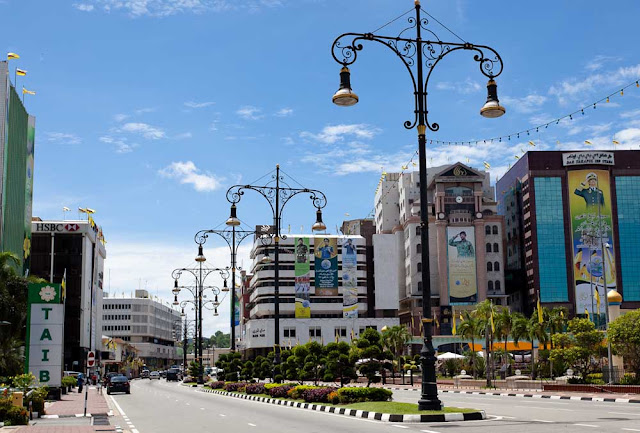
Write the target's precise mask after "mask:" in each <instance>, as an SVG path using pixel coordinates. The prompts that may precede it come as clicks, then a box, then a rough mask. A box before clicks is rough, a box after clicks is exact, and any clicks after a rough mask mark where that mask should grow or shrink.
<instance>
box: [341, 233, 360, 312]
mask: <svg viewBox="0 0 640 433" xmlns="http://www.w3.org/2000/svg"><path fill="white" fill-rule="evenodd" d="M340 243H341V244H342V317H344V318H345V319H357V318H358V276H357V273H356V272H357V270H358V253H357V251H356V246H355V245H354V244H353V239H342V240H341V241H340Z"/></svg>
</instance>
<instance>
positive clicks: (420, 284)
mask: <svg viewBox="0 0 640 433" xmlns="http://www.w3.org/2000/svg"><path fill="white" fill-rule="evenodd" d="M418 292H422V281H418Z"/></svg>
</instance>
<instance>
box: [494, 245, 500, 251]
mask: <svg viewBox="0 0 640 433" xmlns="http://www.w3.org/2000/svg"><path fill="white" fill-rule="evenodd" d="M498 251H499V249H498V244H493V252H494V253H497V252H498Z"/></svg>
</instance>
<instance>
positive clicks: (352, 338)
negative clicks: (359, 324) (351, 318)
mask: <svg viewBox="0 0 640 433" xmlns="http://www.w3.org/2000/svg"><path fill="white" fill-rule="evenodd" d="M353 340H355V335H354V332H353V328H351V341H353Z"/></svg>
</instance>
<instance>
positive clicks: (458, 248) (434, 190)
mask: <svg viewBox="0 0 640 433" xmlns="http://www.w3.org/2000/svg"><path fill="white" fill-rule="evenodd" d="M427 182H428V198H429V203H428V209H429V253H430V263H429V267H430V276H429V278H430V283H431V294H432V307H433V314H434V317H436V318H437V323H436V324H437V326H436V329H435V331H436V333H437V334H440V335H450V334H451V317H452V314H453V313H456V314H457V312H458V311H461V310H467V309H473V308H474V307H475V305H476V304H477V303H478V302H481V301H483V300H485V299H492V300H493V302H494V303H495V304H496V305H508V300H509V297H508V294H507V293H506V292H505V281H504V247H503V227H504V218H503V217H502V216H500V215H498V213H497V203H496V200H495V191H494V188H493V187H492V186H491V185H490V177H489V173H488V172H485V171H481V170H476V169H474V168H471V167H469V166H466V165H464V164H462V163H455V164H452V165H446V166H440V167H432V168H429V169H428V170H427ZM419 189H420V184H419V173H418V172H403V173H389V174H387V175H386V176H385V177H384V178H383V179H382V181H381V185H380V186H379V188H378V190H377V193H376V196H375V222H376V235H374V236H373V244H374V262H375V264H374V272H375V281H376V287H380V285H390V286H397V290H398V292H399V296H398V297H399V309H398V314H399V317H400V323H401V324H406V325H407V326H408V327H409V328H410V329H411V330H412V335H414V336H417V335H420V319H421V314H422V299H421V298H422V284H423V283H422V280H423V278H422V263H421V251H422V244H421V237H420V230H421V227H420V200H419Z"/></svg>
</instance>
